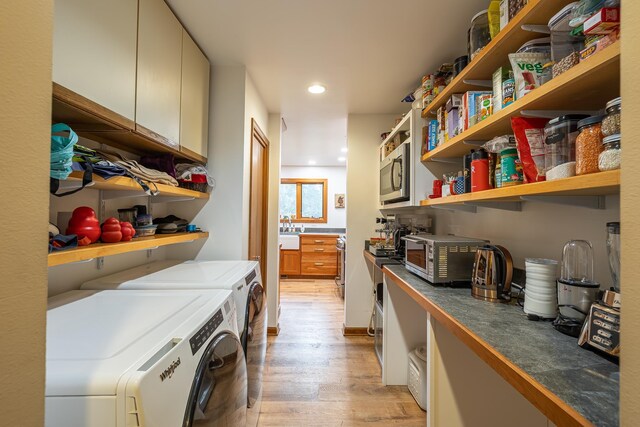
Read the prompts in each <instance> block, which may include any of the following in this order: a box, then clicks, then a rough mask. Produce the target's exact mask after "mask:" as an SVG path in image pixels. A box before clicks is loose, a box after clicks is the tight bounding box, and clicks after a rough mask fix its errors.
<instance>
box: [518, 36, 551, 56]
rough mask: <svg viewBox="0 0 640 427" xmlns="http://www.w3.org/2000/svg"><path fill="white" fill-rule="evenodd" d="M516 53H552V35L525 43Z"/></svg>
mask: <svg viewBox="0 0 640 427" xmlns="http://www.w3.org/2000/svg"><path fill="white" fill-rule="evenodd" d="M516 53H545V54H548V55H551V37H541V38H538V39H533V40H529V41H528V42H526V43H524V44H523V45H522V46H520V48H518V50H517V51H516Z"/></svg>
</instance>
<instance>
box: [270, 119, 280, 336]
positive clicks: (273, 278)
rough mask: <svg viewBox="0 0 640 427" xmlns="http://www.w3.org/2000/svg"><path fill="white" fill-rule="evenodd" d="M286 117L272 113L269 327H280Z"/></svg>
mask: <svg viewBox="0 0 640 427" xmlns="http://www.w3.org/2000/svg"><path fill="white" fill-rule="evenodd" d="M282 132H283V126H282V118H281V116H280V114H279V113H274V114H269V133H268V134H267V137H268V138H269V205H268V208H267V211H268V213H269V217H268V220H267V221H268V228H269V230H268V237H267V239H268V243H267V246H268V247H267V269H268V270H269V271H268V272H267V275H266V277H267V304H268V309H269V327H276V326H278V309H279V305H280V274H279V272H280V242H279V237H280V236H279V235H280V233H279V228H280V221H279V219H280V204H279V200H280V158H281V156H280V146H281V141H282Z"/></svg>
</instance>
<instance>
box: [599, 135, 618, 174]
mask: <svg viewBox="0 0 640 427" xmlns="http://www.w3.org/2000/svg"><path fill="white" fill-rule="evenodd" d="M602 145H603V147H604V151H603V152H602V153H600V157H598V168H599V169H600V170H601V171H611V170H614V169H620V161H621V159H622V149H621V147H620V134H616V135H610V136H607V137H606V138H605V139H603V140H602Z"/></svg>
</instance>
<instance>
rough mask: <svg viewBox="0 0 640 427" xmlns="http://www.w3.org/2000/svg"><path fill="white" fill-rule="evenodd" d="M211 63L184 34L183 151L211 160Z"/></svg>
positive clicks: (181, 141)
mask: <svg viewBox="0 0 640 427" xmlns="http://www.w3.org/2000/svg"><path fill="white" fill-rule="evenodd" d="M209 70H210V65H209V60H208V59H207V57H206V56H204V54H203V53H202V52H201V51H200V49H199V48H198V46H197V45H196V43H195V42H194V41H193V39H192V38H191V37H190V36H189V34H188V33H187V32H186V30H182V85H181V86H182V95H181V98H180V151H183V152H187V153H188V154H192V153H195V154H196V155H199V156H202V157H204V158H206V157H207V150H208V145H209V143H208V139H209Z"/></svg>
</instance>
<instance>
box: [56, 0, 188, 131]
mask: <svg viewBox="0 0 640 427" xmlns="http://www.w3.org/2000/svg"><path fill="white" fill-rule="evenodd" d="M54 13H55V21H54V37H53V81H54V82H56V83H58V84H60V85H62V86H64V87H66V88H67V89H70V90H72V91H74V92H76V93H78V94H79V95H82V96H84V97H85V98H88V99H89V100H91V101H93V102H96V103H98V104H100V105H102V106H103V107H106V108H108V109H109V110H111V111H114V112H116V113H118V114H120V115H122V116H124V117H125V118H127V119H129V120H132V121H133V120H134V119H135V111H136V104H135V103H136V98H135V96H136V38H137V30H138V2H137V1H136V0H109V1H104V0H56V1H55V12H54ZM178 59H179V58H178Z"/></svg>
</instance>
